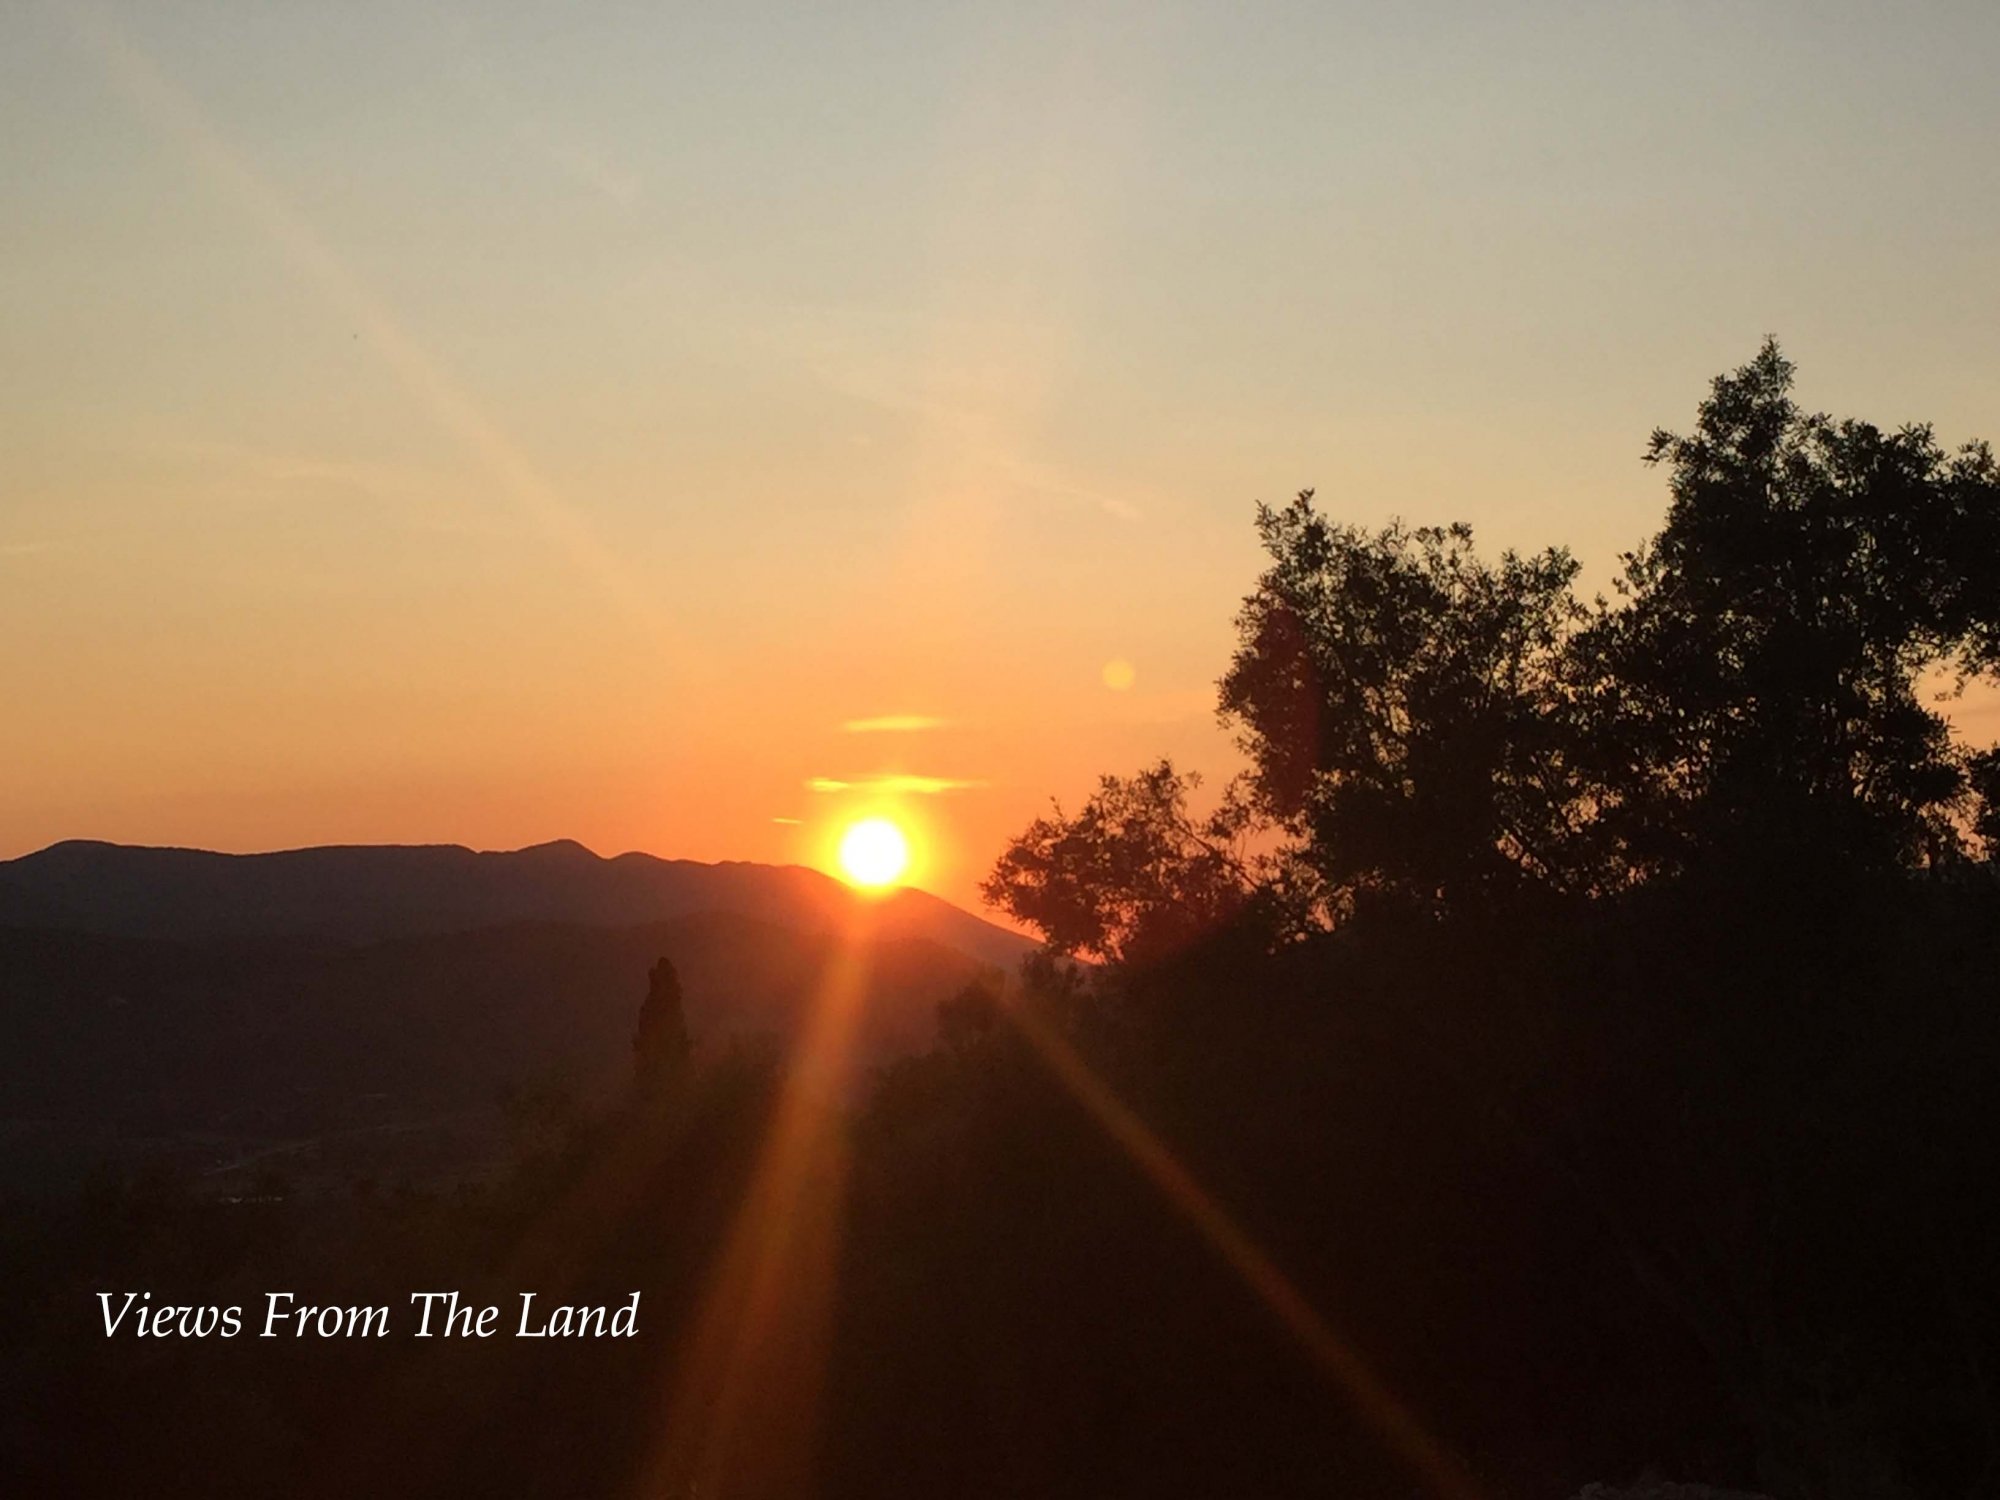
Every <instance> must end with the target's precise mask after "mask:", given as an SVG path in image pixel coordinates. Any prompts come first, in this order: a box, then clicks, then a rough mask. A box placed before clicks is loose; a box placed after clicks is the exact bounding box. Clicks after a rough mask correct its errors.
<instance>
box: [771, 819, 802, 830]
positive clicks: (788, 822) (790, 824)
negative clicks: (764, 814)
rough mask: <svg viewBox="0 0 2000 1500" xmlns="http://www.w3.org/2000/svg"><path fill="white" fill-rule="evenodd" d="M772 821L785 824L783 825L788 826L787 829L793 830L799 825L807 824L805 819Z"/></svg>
mask: <svg viewBox="0 0 2000 1500" xmlns="http://www.w3.org/2000/svg"><path fill="white" fill-rule="evenodd" d="M771 821H772V822H773V823H783V824H785V825H786V826H787V827H791V828H796V827H797V826H798V825H799V824H801V823H803V822H805V819H804V818H773V819H771Z"/></svg>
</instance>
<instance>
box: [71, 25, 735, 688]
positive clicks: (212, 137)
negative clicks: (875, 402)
mask: <svg viewBox="0 0 2000 1500" xmlns="http://www.w3.org/2000/svg"><path fill="white" fill-rule="evenodd" d="M69 11H70V14H71V16H72V18H73V20H74V22H75V26H76V29H77V31H78V32H79V33H80V35H81V36H82V37H83V39H84V40H85V42H86V43H87V44H88V45H89V47H90V48H91V50H93V51H94V52H95V53H96V54H97V56H98V58H99V60H100V61H101V62H102V63H103V65H104V68H105V71H106V73H107V74H108V75H109V76H110V78H111V80H112V82H113V84H114V85H115V87H116V89H117V91H118V92H119V94H120V95H122V96H123V97H124V99H125V100H126V101H127V102H128V103H129V104H130V105H131V106H132V108H133V109H134V110H135V112H137V113H138V115H139V116H140V117H141V118H142V119H143V120H145V121H146V122H147V123H148V124H149V125H151V126H152V127H153V128H154V129H157V130H159V131H161V132H162V133H163V134H165V135H166V136H168V137H169V138H171V139H173V140H175V141H178V142H179V143H180V144H181V145H182V146H183V147H184V148H185V149H186V150H187V152H188V154H189V155H190V156H191V157H192V158H193V160H194V161H195V163H196V164H197V166H198V167H199V168H200V169H201V171H202V172H204V173H205V174H206V175H207V176H208V177H209V178H210V180H211V181H212V182H214V183H215V184H216V185H217V186H218V187H219V188H221V189H222V191H223V192H224V193H225V194H226V195H227V196H228V197H229V198H231V199H233V200H234V201H235V202H236V203H237V204H238V205H239V206H240V207H241V208H243V209H244V211H245V212H246V213H247V214H248V215H249V217H250V218H251V220H252V221H253V222H254V223H256V225H257V226H258V227H259V228H260V229H261V230H263V232H264V233H265V234H266V235H267V236H268V237H269V238H270V240H271V241H272V243H273V244H275V245H276V246H277V248H278V250H279V252H280V253H281V254H282V255H283V256H284V257H285V259H286V260H287V261H288V262H289V263H290V265H291V267H292V269H293V270H294V271H295V272H296V273H298V275H299V276H300V277H301V278H302V279H303V280H304V281H305V282H307V283H308V284H309V285H311V286H313V287H314V288H316V289H317V290H318V291H319V292H321V293H322V294H323V295H324V296H325V297H326V298H327V299H328V300H329V301H330V302H332V303H333V304H334V306H335V307H337V308H338V309H339V310H340V311H341V313H342V314H343V315H344V316H346V317H347V318H349V319H351V320H352V321H353V322H354V323H355V325H356V326H357V328H358V330H359V331H360V333H361V334H362V335H363V336H364V337H365V338H366V339H367V342H368V344H369V346H370V347H371V348H373V349H374V350H375V352H376V353H377V354H378V355H379V356H380V357H381V358H382V359H383V361H384V362H385V363H386V364H387V365H388V366H389V368H390V369H391V370H392V371H393V372H394V373H395V375H396V377H397V379H398V380H399V381H400V382H401V384H402V386H403V388H404V389H405V390H407V391H408V392H409V393H410V394H411V395H412V396H413V397H415V398H416V399H417V401H418V402H419V404H420V405H421V406H422V408H423V409H424V410H425V411H426V412H427V413H428V414H429V415H430V417H431V418H432V419H433V420H434V421H435V422H436V423H437V424H438V425H439V426H440V427H441V428H443V429H444V431H445V432H446V433H447V434H449V435H450V437H451V438H452V439H453V440H454V441H455V442H456V443H457V444H458V446H459V447H460V448H461V449H462V450H463V451H464V452H465V453H466V454H467V456H469V457H470V458H471V459H472V460H473V461H474V462H475V463H476V464H478V466H479V467H480V468H481V469H482V470H484V471H485V473H486V475H487V477H488V478H489V479H490V480H491V481H492V482H493V483H494V485H495V487H496V488H497V490H498V491H499V492H500V493H501V494H503V495H504V496H506V498H507V500H508V501H509V502H510V503H511V504H512V505H513V506H514V508H515V509H516V510H517V511H519V512H520V513H521V514H522V515H523V516H525V517H527V519H528V520H529V521H531V522H532V523H533V524H534V525H535V526H537V527H538V528H539V529H540V530H541V531H542V532H543V533H544V534H545V535H546V536H548V537H549V539H550V540H551V541H553V542H554V543H556V545H557V546H558V547H559V548H560V549H561V550H562V551H563V552H564V553H565V554H566V555H567V556H568V557H569V559H570V560H571V562H572V563H574V564H575V565H576V566H577V567H578V568H579V569H581V570H582V571H583V573H584V574H585V575H586V576H587V577H588V578H589V579H590V580H591V581H592V582H593V584H595V585H596V586H597V587H598V588H599V589H600V590H601V591H602V592H603V595H604V597H605V598H606V599H607V600H608V601H609V602H610V603H611V605H612V606H613V607H614V608H616V609H617V610H618V611H619V612H620V613H622V614H623V615H624V616H625V617H626V618H627V619H628V620H629V621H630V622H631V623H633V624H634V625H637V626H638V627H640V629H641V630H642V632H643V633H644V634H645V636H646V637H647V639H648V640H649V641H650V642H651V643H652V644H653V646H654V648H655V649H656V650H657V651H659V653H660V654H661V655H662V656H663V657H664V658H665V659H666V660H667V662H668V663H669V665H670V666H671V667H673V668H674V669H675V670H676V671H678V672H680V673H682V674H683V675H685V676H690V677H698V676H702V675H705V674H706V673H707V672H708V671H709V670H710V669H709V668H708V667H707V665H706V664H705V663H704V661H703V659H702V658H701V656H700V655H699V654H698V653H696V652H695V651H693V650H692V649H691V648H690V647H689V645H688V643H687V641H686V639H685V637H684V636H683V635H682V633H681V632H680V631H678V630H677V629H676V628H675V627H674V626H673V625H672V623H671V622H670V621H669V620H668V619H667V618H666V616H665V614H664V613H663V612H662V611H661V609H660V608H659V605H658V604H657V602H656V601H655V600H654V599H653V598H652V597H651V595H650V594H648V593H647V592H646V591H645V590H644V589H642V588H640V587H639V585H638V584H637V583H636V582H635V581H634V580H633V578H632V577H631V576H630V574H629V573H628V571H627V570H626V569H625V568H624V567H623V566H622V565H621V564H620V563H619V561H618V559H617V558H616V556H615V555H614V554H613V553H612V552H611V550H610V549H609V548H608V547H606V546H605V545H604V543H603V542H601V541H600V540H599V539H598V538H597V536H596V534H595V533H594V532H593V531H592V530H591V528H590V527H589V526H588V525H587V524H586V523H585V521H584V520H583V518H582V517H581V516H580V515H579V514H578V513H577V511H576V509H575V507H574V506H572V505H571V504H570V503H569V502H568V501H566V500H565V499H564V498H563V497H562V495H561V494H560V493H558V492H557V490H556V488H555V486H554V485H553V484H551V483H550V482H549V481H548V479H547V478H545V477H544V476H543V475H542V474H541V472H540V471H539V470H538V469H537V468H536V466H535V464H534V463H533V461H532V460H531V459H529V457H528V456H527V454H525V453H524V452H523V451H522V450H521V448H520V447H519V446H518V445H517V444H516V443H515V442H514V441H513V440H512V439H511V438H510V437H508V436H507V434H506V433H505V432H504V431H503V430H501V428H500V427H499V426H498V425H497V424H496V423H495V422H494V421H493V420H492V419H491V418H490V417H488V416H487V415H486V413H485V412H484V411H483V410H482V409H481V408H480V406H479V404H478V402H476V401H475V400H474V399H473V397H472V396H471V394H470V393H469V392H468V391H467V390H466V389H465V387H464V385H463V384H462V383H461V382H460V381H459V380H457V379H456V378H455V377H454V376H453V375H452V373H451V372H450V371H449V370H448V369H446V368H445V366H444V365H443V364H442V363H440V362H439V361H438V360H436V359H434V358H433V357H432V356H431V355H430V354H429V353H428V352H427V351H426V350H425V349H424V348H423V346H422V345H421V344H419V343H418V342H417V340H416V338H415V337H414V336H413V335H412V334H411V333H410V332H409V330H408V328H407V327H406V326H405V325H404V323H403V322H402V320H401V319H399V318H398V317H397V316H396V315H395V313H394V311H393V310H392V309H391V308H390V307H389V305H388V303H387V302H385V301H384V300H383V299H382V298H381V297H380V296H378V295H377V294H376V293H375V292H374V291H373V290H372V289H371V288H370V287H369V286H368V285H367V284H366V283H364V282H363V281H362V280H361V278H360V277H359V276H357V275H356V274H355V273H354V272H353V271H352V270H351V269H350V268H349V267H348V266H347V264H346V263H345V262H344V261H343V260H342V259H341V258H340V257H339V256H338V255H337V254H335V253H334V251H333V250H332V248H331V247H329V246H328V245H327V243H326V241H325V240H324V239H322V238H321V237H320V235H319V234H318V233H317V232H315V230H314V229H313V227H312V226H311V224H310V223H308V222H307V221H306V219H305V218H304V217H302V216H301V215H300V214H299V213H298V212H297V210H295V209H294V208H292V207H291V205H290V204H288V203H287V202H286V201H285V200H284V199H283V198H282V197H281V196H280V195H279V194H278V192H277V191H276V190H275V189H274V188H272V187H271V185H270V184H269V183H267V182H266V181H265V180H264V179H263V177H262V176H260V175H259V174H258V173H257V171H256V170H255V169H254V168H253V167H252V166H251V165H250V163H249V161H248V160H247V159H246V158H245V157H244V155H243V154H242V153H241V152H240V151H238V150H236V149H235V148H234V147H233V146H232V145H231V144H230V143H229V141H228V140H227V139H226V138H225V137H224V136H223V135H222V133H221V132H220V131H219V130H218V129H217V128H216V126H215V125H214V124H213V123H212V122H211V121H210V119H209V117H208V115H207V113H206V111H204V110H203V109H202V107H201V105H200V103H199V102H198V101H197V100H196V99H195V98H194V96H193V95H192V94H190V93H189V92H188V91H187V90H186V89H184V88H182V87H181V86H180V85H179V84H178V83H176V82H175V81H174V80H173V79H171V78H170V77H169V76H168V75H167V73H166V72H165V70H164V69H162V68H161V67H160V66H159V64H158V63H156V62H155V61H154V60H153V59H152V58H151V57H150V56H148V55H147V54H146V53H145V52H144V51H142V50H141V49H140V47H139V46H138V44H137V43H136V42H134V41H133V40H132V39H131V38H130V37H129V36H128V35H127V34H126V32H125V31H124V30H123V29H122V28H121V27H120V26H119V25H118V24H117V23H116V22H115V21H114V20H113V19H112V17H111V16H110V15H108V14H107V13H106V12H105V11H104V10H103V8H102V7H100V6H97V5H93V4H87V3H82V0H74V3H72V4H71V5H70V6H69Z"/></svg>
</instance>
